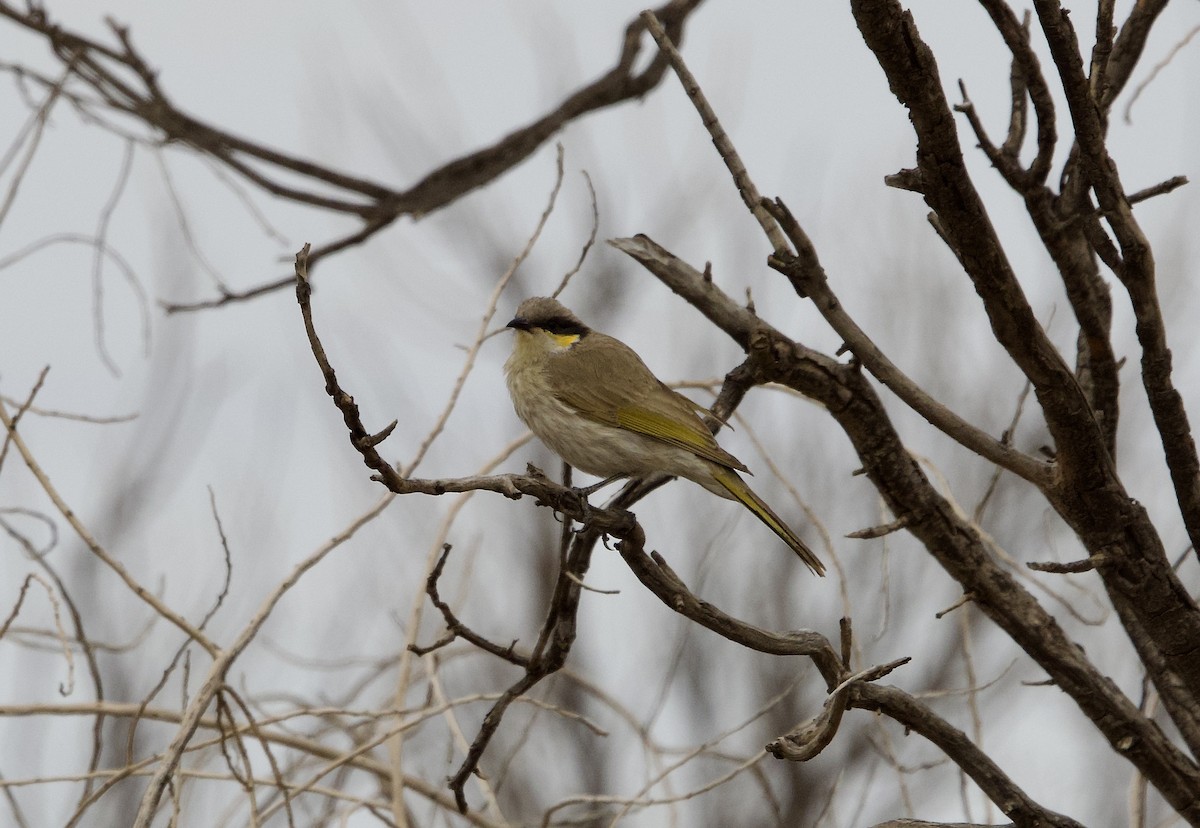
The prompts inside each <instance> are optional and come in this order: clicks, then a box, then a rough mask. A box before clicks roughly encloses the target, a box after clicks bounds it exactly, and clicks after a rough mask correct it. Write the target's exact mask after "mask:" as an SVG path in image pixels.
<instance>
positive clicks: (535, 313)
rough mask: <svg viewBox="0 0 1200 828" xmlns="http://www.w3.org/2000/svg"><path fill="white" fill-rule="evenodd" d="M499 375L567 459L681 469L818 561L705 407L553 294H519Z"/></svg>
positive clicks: (536, 428)
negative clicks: (750, 477) (713, 426)
mask: <svg viewBox="0 0 1200 828" xmlns="http://www.w3.org/2000/svg"><path fill="white" fill-rule="evenodd" d="M507 327H509V328H512V329H513V330H514V332H515V333H514V342H513V349H512V354H511V355H510V356H509V358H508V360H507V361H506V362H505V363H504V374H505V382H506V384H507V386H508V393H509V396H511V397H512V403H513V408H514V409H516V413H517V416H518V417H520V419H521V420H522V421H523V422H524V423H525V425H527V426H528V427H529V430H530V431H532V432H533V433H534V434H535V435H536V436H537V437H538V439H540V440H541V441H542V442H543V443H545V444H546V446H547V447H548V448H550V449H551V450H552V451H553V452H554V453H555V454H557V455H558V456H559V457H561V458H562V459H563V460H565V461H566V462H567V463H568V464H569V465H571V466H573V467H574V468H577V469H579V470H580V471H583V472H586V473H588V474H591V475H596V476H597V477H603V478H606V479H605V480H604V481H602V482H601V483H600V484H597V486H595V487H589V489H585V490H583V491H585V492H589V493H590V491H591V490H594V489H595V488H598V486H600V485H603V484H605V483H608V482H611V480H615V479H618V478H622V477H644V476H647V475H650V474H655V473H664V474H668V475H671V476H674V477H684V478H687V479H688V480H691V481H693V482H695V483H698V484H700V485H701V486H703V487H704V488H705V489H708V490H709V491H710V492H712V493H713V494H715V495H718V496H720V497H723V498H725V499H727V500H734V501H737V502H739V503H741V504H742V505H743V506H745V507H746V508H747V509H749V510H750V511H751V512H752V513H753V514H754V516H755V517H757V518H758V519H759V520H761V521H762V522H763V523H765V524H766V525H767V526H768V527H769V528H770V529H771V531H773V532H774V533H775V534H776V535H778V536H779V537H780V538H781V539H782V540H783V542H784V543H786V544H787V545H788V546H789V547H791V549H792V550H793V551H794V552H795V553H796V554H797V555H799V556H800V559H801V560H802V561H804V563H805V564H807V565H808V568H809V569H811V570H812V571H813V572H814V573H815V574H817V575H824V574H825V567H824V565H823V564H822V563H821V561H820V559H819V558H817V556H816V555H815V554H814V553H813V551H812V550H811V549H809V548H808V546H806V545H805V543H804V541H802V540H800V538H799V537H798V536H797V535H796V533H795V532H793V531H792V529H791V528H790V527H789V526H788V525H787V524H786V523H785V522H784V521H783V519H782V518H780V517H779V515H777V514H776V513H775V512H774V510H772V509H771V507H770V506H768V505H767V504H766V502H765V501H764V500H763V499H762V498H761V497H759V496H758V495H757V494H755V493H754V490H753V489H751V488H750V486H749V485H748V484H747V483H746V481H745V480H743V479H742V476H741V475H740V474H739V472H745V473H747V474H749V473H750V470H749V469H747V468H746V466H745V464H743V463H742V462H741V461H740V460H738V459H737V458H736V457H734V456H733V455H732V454H730V453H729V452H727V451H725V450H724V449H723V448H721V447H720V446H719V445H718V444H717V441H716V438H714V437H713V435H712V432H711V431H709V429H708V427H707V426H706V425H705V424H704V420H702V419H701V413H708V412H707V409H705V408H704V407H703V406H701V405H699V404H698V403H695V402H693V401H692V400H690V399H688V398H687V397H685V396H683V395H682V394H680V393H678V392H676V391H674V390H673V389H671V388H668V387H667V386H666V385H665V384H664V383H663V382H662V381H660V380H659V379H658V378H657V377H656V376H654V374H653V372H651V370H650V369H649V368H648V367H647V366H646V363H645V362H643V361H642V359H641V357H639V356H638V355H637V352H636V351H634V350H633V349H632V348H630V347H629V346H628V345H626V344H625V343H624V342H621V341H620V340H618V339H615V338H613V337H611V336H607V335H606V334H603V333H601V332H599V331H594V330H592V329H591V328H589V327H588V326H587V325H585V324H584V323H583V322H582V321H581V320H580V319H579V317H577V316H576V315H575V314H574V313H572V312H571V311H570V310H568V309H567V308H566V307H565V306H563V305H562V304H561V303H560V302H558V301H557V300H556V299H550V298H547V297H542V296H535V297H532V298H529V299H526V300H525V301H523V302H522V303H521V304H520V305H519V306H518V307H517V310H516V315H515V316H514V317H513V319H512V321H510V322H509V323H508V325H507Z"/></svg>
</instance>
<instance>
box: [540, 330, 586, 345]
mask: <svg viewBox="0 0 1200 828" xmlns="http://www.w3.org/2000/svg"><path fill="white" fill-rule="evenodd" d="M545 333H546V336H548V337H550V338H551V339H553V340H554V344H555V345H557V346H558V347H560V348H570V347H571V346H572V345H574V344H575V343H576V342H578V341H579V334H556V333H550V331H546V332H545Z"/></svg>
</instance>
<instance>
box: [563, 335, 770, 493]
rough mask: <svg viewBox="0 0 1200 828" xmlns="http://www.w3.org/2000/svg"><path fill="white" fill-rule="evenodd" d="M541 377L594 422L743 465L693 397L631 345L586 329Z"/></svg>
mask: <svg viewBox="0 0 1200 828" xmlns="http://www.w3.org/2000/svg"><path fill="white" fill-rule="evenodd" d="M547 378H548V379H549V380H550V385H551V388H552V389H553V391H554V395H555V397H557V398H558V399H559V400H560V401H562V402H563V403H565V404H566V405H568V406H570V407H571V408H573V409H575V410H576V411H578V412H579V414H580V415H582V416H584V417H587V418H588V419H590V420H593V421H595V422H599V423H604V424H606V425H612V426H617V427H619V428H624V429H628V430H629V431H633V432H636V433H638V434H644V435H645V436H647V437H652V438H654V439H656V440H661V441H663V442H664V443H670V444H672V445H676V446H679V447H680V448H683V449H687V450H688V451H690V452H693V453H694V454H696V455H698V456H699V457H703V458H704V459H706V460H711V461H712V462H714V463H717V464H719V465H722V466H727V467H729V468H732V469H738V470H739V471H747V469H746V467H745V465H743V464H742V462H741V461H740V460H738V459H737V458H736V457H734V456H733V455H732V454H730V453H729V452H727V451H725V450H724V449H723V448H721V447H720V446H719V445H717V441H716V440H715V439H714V438H713V436H712V433H711V432H710V431H709V430H708V428H707V427H706V426H705V425H704V421H703V420H701V419H700V417H699V416H698V415H697V413H696V409H697V408H700V406H698V405H697V404H696V403H694V402H692V401H691V400H689V399H688V398H687V397H684V396H683V395H682V394H679V393H676V392H675V391H672V390H671V389H670V388H668V387H667V386H666V385H664V384H663V383H662V382H660V381H659V380H658V378H657V377H655V376H654V374H653V373H652V372H651V371H650V369H649V368H648V367H646V363H644V362H642V359H641V357H639V356H638V355H637V353H635V352H634V350H633V349H632V348H630V347H629V346H627V345H625V344H624V343H623V342H621V341H620V340H617V339H613V338H612V337H610V336H605V335H604V334H601V333H597V332H594V331H593V332H592V333H590V334H588V335H587V336H586V337H584V339H583V340H582V341H581V342H579V343H577V344H576V345H575V346H573V347H572V348H571V349H570V351H569V352H567V353H564V354H561V355H559V356H556V357H554V358H552V359H551V360H550V362H549V366H548V368H547Z"/></svg>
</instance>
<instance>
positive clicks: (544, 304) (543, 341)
mask: <svg viewBox="0 0 1200 828" xmlns="http://www.w3.org/2000/svg"><path fill="white" fill-rule="evenodd" d="M508 327H510V328H512V329H513V330H514V331H516V337H515V340H516V341H515V342H514V343H513V356H514V357H516V358H518V359H521V358H528V359H534V358H542V357H545V356H548V355H550V354H556V353H562V352H564V351H567V350H569V349H570V348H571V347H572V346H574V345H575V344H576V343H578V342H579V341H580V340H581V339H583V338H584V337H585V336H587V335H588V334H589V333H591V328H589V327H588V326H587V325H585V324H583V322H581V321H580V320H579V317H578V316H576V315H575V314H573V313H571V311H569V310H567V309H566V308H565V307H563V305H562V304H560V303H559V302H558V301H557V300H555V299H549V298H546V297H544V296H535V297H533V298H531V299H526V300H525V301H524V302H522V303H521V304H520V306H519V307H518V308H517V315H516V316H514V317H513V318H512V321H511V322H509V323H508Z"/></svg>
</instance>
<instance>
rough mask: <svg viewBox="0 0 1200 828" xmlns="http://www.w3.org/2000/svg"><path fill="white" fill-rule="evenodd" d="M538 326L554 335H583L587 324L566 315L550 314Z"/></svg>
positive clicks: (586, 329)
mask: <svg viewBox="0 0 1200 828" xmlns="http://www.w3.org/2000/svg"><path fill="white" fill-rule="evenodd" d="M538 327H539V328H541V329H542V330H543V331H549V332H550V333H552V334H555V335H556V336H583V335H584V334H585V333H587V332H588V328H587V325H584V324H583V323H582V322H580V321H579V320H577V319H571V318H570V317H567V316H552V317H550V318H549V319H547V320H546V321H545V322H543V323H541V324H540V325H538Z"/></svg>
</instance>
